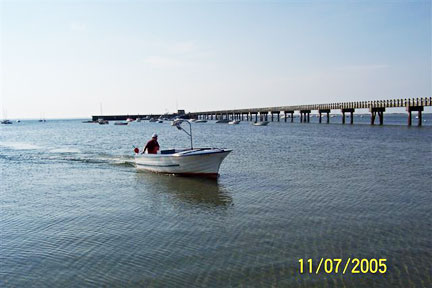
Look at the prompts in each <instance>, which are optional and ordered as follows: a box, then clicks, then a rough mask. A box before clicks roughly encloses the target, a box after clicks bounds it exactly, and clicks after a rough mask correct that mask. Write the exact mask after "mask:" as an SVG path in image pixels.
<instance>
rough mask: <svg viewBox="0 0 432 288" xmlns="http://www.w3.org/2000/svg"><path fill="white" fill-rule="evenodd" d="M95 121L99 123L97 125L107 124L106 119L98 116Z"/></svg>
mask: <svg viewBox="0 0 432 288" xmlns="http://www.w3.org/2000/svg"><path fill="white" fill-rule="evenodd" d="M97 122H98V123H99V125H105V124H109V122H108V120H104V119H102V118H99V119H98V121H97Z"/></svg>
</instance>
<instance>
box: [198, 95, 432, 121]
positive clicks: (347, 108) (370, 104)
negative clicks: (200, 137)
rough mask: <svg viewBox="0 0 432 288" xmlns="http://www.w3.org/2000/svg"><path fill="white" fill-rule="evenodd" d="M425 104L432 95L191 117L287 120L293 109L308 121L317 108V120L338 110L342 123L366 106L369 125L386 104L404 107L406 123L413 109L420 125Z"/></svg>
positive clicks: (430, 102)
mask: <svg viewBox="0 0 432 288" xmlns="http://www.w3.org/2000/svg"><path fill="white" fill-rule="evenodd" d="M425 106H432V97H427V98H408V99H392V100H376V101H358V102H340V103H330V104H311V105H296V106H276V107H264V108H248V109H233V110H219V111H203V112H192V113H190V114H189V116H190V118H195V119H205V120H213V119H215V120H220V119H227V120H245V119H246V121H258V119H259V120H260V121H269V120H271V121H274V120H275V118H277V121H280V115H281V114H284V120H285V122H287V118H288V117H287V115H288V114H289V118H290V121H291V122H293V121H294V112H296V111H298V112H299V113H300V122H301V123H309V122H310V113H311V112H312V111H317V112H318V114H319V123H322V118H323V114H324V115H325V116H326V123H330V116H329V114H330V112H331V111H332V110H339V111H340V112H342V124H345V123H346V117H345V116H346V114H347V113H350V122H349V123H350V124H353V123H354V117H353V114H354V112H355V110H356V109H369V112H370V113H371V122H370V123H371V125H374V124H375V122H376V119H378V122H379V125H383V124H384V112H385V111H386V109H388V108H401V107H404V108H406V111H407V112H408V126H411V125H412V112H417V113H418V123H417V125H418V126H421V125H422V112H423V110H424V107H425Z"/></svg>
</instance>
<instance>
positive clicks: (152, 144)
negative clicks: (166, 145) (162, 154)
mask: <svg viewBox="0 0 432 288" xmlns="http://www.w3.org/2000/svg"><path fill="white" fill-rule="evenodd" d="M146 149H147V151H148V153H149V154H156V153H157V151H158V150H159V143H158V142H157V140H156V139H151V140H150V141H148V142H147V144H146V146H145V148H144V151H145V150H146Z"/></svg>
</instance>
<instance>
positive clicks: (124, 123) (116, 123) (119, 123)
mask: <svg viewBox="0 0 432 288" xmlns="http://www.w3.org/2000/svg"><path fill="white" fill-rule="evenodd" d="M128 124H129V123H128V122H115V123H114V125H128Z"/></svg>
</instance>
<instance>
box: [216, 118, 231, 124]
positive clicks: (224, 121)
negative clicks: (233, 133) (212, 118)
mask: <svg viewBox="0 0 432 288" xmlns="http://www.w3.org/2000/svg"><path fill="white" fill-rule="evenodd" d="M229 122H230V121H229V120H228V119H220V120H217V121H216V123H218V124H224V123H229Z"/></svg>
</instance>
